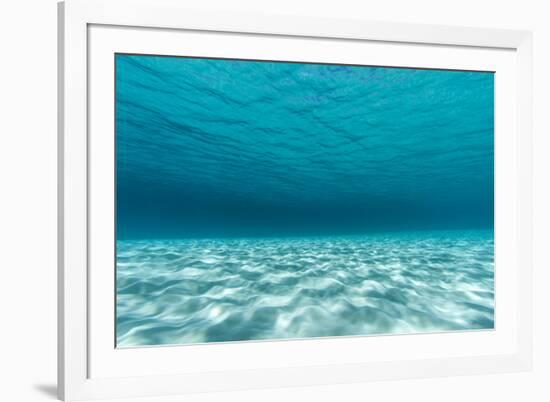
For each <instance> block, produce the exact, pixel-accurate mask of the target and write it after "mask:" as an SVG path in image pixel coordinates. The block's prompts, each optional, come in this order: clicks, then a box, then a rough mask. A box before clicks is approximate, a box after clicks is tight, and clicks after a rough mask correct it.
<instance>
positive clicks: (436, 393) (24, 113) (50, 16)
mask: <svg viewBox="0 0 550 402" xmlns="http://www.w3.org/2000/svg"><path fill="white" fill-rule="evenodd" d="M182 2H183V3H188V4H189V7H195V8H198V7H200V8H208V9H232V10H234V11H245V12H246V11H252V12H262V11H263V12H270V13H280V14H294V15H310V16H320V17H340V18H361V19H370V20H392V21H406V22H421V23H438V24H452V25H466V26H480V27H499V28H517V29H529V30H532V31H534V35H535V36H534V38H535V64H534V66H535V110H534V112H535V116H534V118H535V125H534V127H535V161H534V163H535V293H534V302H535V367H534V371H533V372H530V373H521V374H508V375H498V376H474V377H461V378H444V379H428V380H414V381H399V382H378V383H370V384H354V385H340V386H325V387H312V388H294V389H279V390H267V391H253V392H234V393H229V394H223V395H220V394H203V395H196V396H191V397H176V398H157V399H154V400H155V401H157V400H158V401H160V402H162V401H165V402H168V401H176V400H177V401H204V402H206V401H219V400H225V401H239V402H247V401H254V402H256V401H259V400H261V401H280V400H289V401H307V400H315V401H318V402H322V401H333V400H340V401H366V400H376V401H401V400H408V401H423V402H428V401H438V402H440V401H464V400H468V401H478V400H479V401H480V400H495V401H496V400H498V401H503V400H504V401H507V400H513V401H532V402H537V401H550V390H549V383H550V313H549V312H548V308H549V307H550V290H549V286H550V274H549V271H550V259H549V257H548V255H549V253H548V245H547V243H548V242H549V240H550V234H549V233H548V228H550V219H549V218H550V212H549V210H550V207H549V206H550V189H549V188H550V177H549V176H550V174H549V173H550V161H549V160H550V157H549V156H548V155H547V153H548V152H549V151H550V147H549V145H550V139H549V135H550V124H549V114H550V99H548V96H547V95H548V94H549V93H550V85H549V82H550V78H549V77H550V23H549V15H550V10H548V9H547V8H548V7H547V3H546V2H545V1H537V0H521V1H519V0H512V1H499V0H455V1H444V0H414V1H411V0H377V1H368V0H357V1H354V0H338V1H326V2H323V1H322V0H264V1H258V0H256V1H254V0H231V1H218V2H216V1H211V0H201V1H189V0H187V1H186V0H182ZM56 43H57V42H56V1H55V0H20V1H14V0H12V1H6V0H5V1H3V2H2V3H1V4H0V46H1V47H0V49H1V53H0V110H1V112H0V188H1V190H0V401H6V402H11V401H26V402H33V401H46V400H53V399H55V396H54V395H55V381H56V378H55V377H56V374H55V373H56V157H57V155H56ZM142 400H143V399H142ZM152 400H153V399H150V401H152ZM143 401H146V400H143Z"/></svg>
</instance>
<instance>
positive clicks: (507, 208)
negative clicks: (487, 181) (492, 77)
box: [58, 0, 532, 400]
mask: <svg viewBox="0 0 550 402" xmlns="http://www.w3.org/2000/svg"><path fill="white" fill-rule="evenodd" d="M121 28H122V29H121ZM201 35H210V36H212V35H214V36H215V37H216V38H217V39H220V40H221V39H223V38H224V37H225V36H231V37H235V39H228V41H229V42H227V43H229V44H231V43H233V42H231V41H234V45H235V46H228V47H226V49H225V50H224V51H225V52H228V53H227V54H225V53H224V55H226V56H231V55H233V53H234V52H235V49H243V50H239V51H242V52H248V53H246V56H248V57H252V56H254V55H255V54H256V53H257V52H259V51H260V50H259V49H260V47H261V46H258V45H257V44H256V45H255V44H254V43H260V45H261V44H262V43H267V42H269V43H270V44H271V45H272V46H269V48H271V49H275V50H274V51H277V50H276V49H279V48H280V49H282V48H285V50H284V52H287V51H288V50H286V48H287V47H294V48H296V49H297V50H299V49H300V46H302V48H304V43H303V41H309V42H310V43H311V48H312V49H313V50H311V51H310V53H309V54H304V55H303V56H302V57H304V58H307V57H310V58H313V59H315V60H317V59H316V57H320V56H315V54H314V53H311V52H314V51H315V50H314V49H315V48H316V46H317V45H316V43H317V42H319V45H318V46H317V47H319V49H320V50H319V52H321V50H327V46H329V47H331V48H330V49H331V50H332V51H331V52H330V53H331V54H332V56H331V57H333V58H334V60H333V61H338V60H340V59H342V60H343V59H345V58H347V57H352V55H350V54H351V53H353V52H352V50H351V49H352V48H353V47H357V46H368V47H369V49H371V50H372V54H371V56H370V57H379V59H377V60H375V64H376V63H378V64H380V65H384V64H385V65H390V64H391V65H399V64H400V63H404V64H403V65H408V64H409V63H413V64H414V65H415V66H418V67H440V68H451V67H453V66H454V67H455V68H459V69H468V68H471V69H475V68H476V67H479V66H481V67H483V68H484V69H491V70H493V71H497V75H498V76H500V77H503V78H500V81H497V96H496V105H497V106H496V113H497V117H496V119H497V120H496V130H497V131H498V135H497V134H495V144H496V145H495V159H496V173H495V174H496V176H497V181H496V190H497V191H496V193H495V194H496V195H495V200H496V201H495V203H496V205H497V208H496V222H495V231H496V237H497V241H496V246H495V247H496V248H497V250H498V248H499V246H498V244H499V243H498V242H499V241H500V242H501V243H500V244H502V245H504V246H505V247H504V246H502V247H500V250H502V251H501V252H502V253H503V254H501V258H500V259H499V254H498V252H497V256H496V260H497V264H499V263H498V261H503V263H502V266H504V262H506V269H505V270H504V269H503V270H502V272H503V274H502V275H500V274H497V278H499V279H498V280H497V282H498V283H499V284H497V296H496V297H497V305H498V306H499V307H498V308H497V326H496V329H495V331H492V332H491V333H487V332H483V333H447V334H428V335H412V336H406V337H405V336H404V337H399V336H384V337H353V338H346V339H335V338H332V339H323V340H306V341H284V342H256V343H254V342H252V343H247V344H242V343H241V344H237V345H221V346H220V345H200V346H194V347H188V346H183V347H175V348H145V349H141V350H140V351H138V350H135V349H134V350H132V349H129V350H117V349H115V348H114V343H112V342H111V343H109V342H110V341H109V340H110V339H113V337H112V333H111V332H112V330H113V329H112V322H113V321H112V319H111V317H109V311H110V310H109V309H111V308H112V304H109V303H111V302H112V301H111V302H109V303H107V302H101V301H100V300H99V296H94V295H97V294H98V293H102V292H103V293H106V294H112V286H113V284H112V282H109V278H108V275H107V276H105V275H103V274H101V270H100V269H96V268H95V266H94V264H97V263H96V261H98V260H99V259H100V258H101V255H100V254H101V253H100V252H99V251H98V250H99V248H91V247H90V242H93V243H94V244H98V241H100V240H101V239H102V238H105V239H106V241H105V244H106V246H105V248H104V250H106V254H107V255H108V253H109V249H108V247H109V246H108V244H109V242H112V238H109V236H111V235H112V234H107V232H108V231H109V227H108V226H104V225H103V224H102V223H101V222H100V221H99V220H98V219H97V216H99V215H102V214H103V212H105V211H104V210H101V207H98V205H99V204H101V199H100V198H101V197H100V198H97V197H96V195H97V194H100V195H101V190H99V191H96V187H94V186H95V184H94V177H98V175H101V174H103V175H107V176H104V177H105V178H106V179H107V181H108V180H109V177H108V175H109V174H112V173H110V172H112V169H111V170H109V169H108V167H109V166H107V169H103V171H101V170H98V168H97V167H96V166H97V163H94V160H98V158H99V159H100V160H101V159H105V158H104V156H105V155H107V154H108V152H112V151H108V148H109V145H108V144H109V142H111V144H112V138H111V137H109V136H108V135H107V134H105V137H104V134H101V133H106V132H107V131H109V130H110V129H109V124H111V123H110V122H112V118H111V117H110V116H109V110H110V108H111V106H110V105H109V104H108V103H106V102H104V101H105V99H107V98H106V97H102V96H103V95H102V93H103V92H105V93H110V91H111V86H112V82H111V83H109V82H108V81H109V80H108V78H106V77H107V76H108V75H109V74H110V73H111V72H112V68H111V67H109V68H111V69H109V68H107V67H106V64H105V63H103V62H102V60H104V59H105V57H107V58H108V57H109V55H110V54H112V53H113V52H119V51H129V50H132V51H137V52H141V53H150V52H158V53H159V54H161V53H166V52H168V53H174V52H177V51H178V50H177V48H178V46H179V43H182V42H178V41H181V40H187V39H192V40H193V43H195V45H196V46H199V47H200V46H202V45H201V43H202V42H200V40H199V41H197V38H199V37H200V36H201ZM243 38H244V39H243ZM246 38H252V39H246ZM281 41H286V42H285V46H281V45H280V44H279V42H281ZM289 41H293V43H294V45H293V46H286V45H287V44H289V43H290V42H289ZM245 42H246V43H245ZM197 43H198V45H197ZM138 44H139V45H138ZM161 44H162V45H161ZM204 46H206V41H205V42H204ZM392 46H393V48H392ZM263 47H266V46H263ZM413 47H414V48H413ZM397 48H399V49H400V51H399V52H398V53H399V58H395V59H393V58H392V56H391V55H392V54H393V53H396V52H395V49H397ZM59 49H60V52H59V231H58V232H59V279H58V286H59V291H58V294H59V304H58V305H59V310H58V317H59V318H58V339H59V341H58V390H59V391H58V392H59V397H60V398H61V399H64V400H82V399H96V398H115V397H145V396H160V395H168V394H180V393H192V392H208V391H223V390H227V391H229V390H238V389H253V388H267V387H283V386H284V387H288V386H304V385H316V384H329V383H345V382H360V381H371V380H381V379H403V378H417V377H432V376H448V375H466V374H481V373H499V372H511V371H521V370H529V369H530V368H531V361H532V340H531V338H532V336H531V321H532V319H531V314H532V307H531V280H532V268H531V267H532V263H531V258H532V257H531V244H532V240H531V237H532V236H531V232H532V229H531V226H532V208H531V201H532V200H531V181H532V172H531V108H532V106H531V86H532V73H531V58H532V55H531V53H532V50H531V49H532V38H531V33H529V32H525V31H508V30H495V29H481V28H463V27H446V26H429V25H412V24H400V23H385V22H384V23H382V22H365V21H360V20H352V21H345V20H344V21H340V20H322V19H312V18H306V17H291V16H277V15H271V16H269V15H236V14H235V15H234V14H229V13H225V12H223V13H222V12H219V13H206V12H198V11H192V10H188V9H186V8H185V6H184V4H182V2H181V1H177V0H157V1H152V0H133V1H132V0H68V1H65V2H64V3H60V4H59ZM204 49H205V50H204V51H207V50H206V47H204ZM346 49H347V50H346ZM388 49H389V50H388ZM391 49H393V50H394V51H393V52H392V51H391ZM407 49H412V50H413V51H410V52H409V51H407ZM189 51H190V50H189ZM195 51H197V50H195ZM214 51H217V52H221V51H222V50H215V49H214ZM232 52H233V53H232ZM281 52H283V50H281ZM423 52H424V53H423ZM305 53H307V52H305ZM325 53H326V52H325ZM285 55H286V53H284V54H283V53H281V55H280V56H277V55H275V56H274V57H285ZM348 55H349V56H348ZM377 55H378V56H377ZM415 55H416V56H415ZM241 56H242V55H241ZM263 57H268V55H264V56H263ZM286 57H293V56H286ZM353 57H357V56H353ZM407 57H409V58H410V59H409V60H408V61H407V59H406V58H407ZM414 57H417V59H415V61H412V60H413V58H414ZM418 57H424V59H423V61H418ZM260 58H261V57H260ZM295 58H296V59H299V56H295ZM339 58H340V59H339ZM360 62H363V61H362V60H360ZM419 63H420V64H421V65H419ZM422 64H426V65H422ZM499 72H500V73H499ZM111 75H112V74H111ZM91 77H93V79H91ZM103 81H104V82H103ZM499 87H500V88H503V90H502V91H501V92H500V94H499V93H498V91H499V89H498V88H499ZM504 95H508V96H506V98H507V99H508V100H507V101H506V102H504V101H503V102H499V99H500V98H499V96H504ZM94 105H96V106H94ZM102 105H104V106H103V107H102ZM499 108H500V109H499ZM92 110H93V113H92ZM499 116H500V117H499ZM499 118H502V119H503V120H498V119H499ZM499 122H500V123H499ZM92 123H93V124H92ZM507 123H509V124H507ZM98 130H99V131H98ZM98 133H99V134H98ZM103 152H105V153H106V154H105V155H104V154H103ZM107 165H108V164H107ZM498 177H501V180H500V182H499V180H498ZM110 180H113V178H111V179H110ZM499 183H500V184H499ZM91 188H92V191H90V189H91ZM499 189H500V190H499ZM499 199H500V200H502V202H500V204H499ZM504 200H508V201H506V202H505V201H504ZM98 208H100V209H98ZM107 209H108V207H107ZM90 211H99V212H100V213H99V214H98V213H95V212H94V213H93V214H90ZM102 211H103V212H102ZM109 213H110V212H109V211H107V212H106V213H105V216H106V217H107V218H108V217H109V216H112V215H109ZM499 216H506V217H508V218H506V223H505V222H504V219H505V218H503V219H500V220H499ZM107 220H108V219H107ZM499 222H501V223H502V224H500V229H499ZM507 225H508V226H507ZM504 229H506V230H504ZM499 230H500V232H502V235H501V236H500V240H498V238H499V235H498V233H499ZM94 239H99V240H94ZM109 239H110V240H109ZM504 253H508V254H504ZM103 266H107V265H105V264H104V265H103ZM108 269H114V268H113V267H112V266H110V267H108ZM103 272H107V271H103ZM111 278H112V276H111ZM92 285H93V286H92ZM499 286H500V290H499V289H498V287H499ZM105 300H106V299H105ZM504 307H505V308H504ZM499 311H500V313H499ZM498 314H502V317H501V318H500V319H499V316H498ZM499 322H500V323H501V324H500V325H499ZM109 325H111V326H109ZM369 348H370V349H369ZM430 348H432V349H433V351H431V350H430ZM449 349H452V351H449ZM354 350H355V351H360V350H363V351H369V350H372V351H374V350H378V351H379V352H380V353H382V354H383V353H385V352H387V353H386V355H387V358H385V359H384V358H383V357H380V356H378V357H376V358H370V359H366V358H365V357H364V354H361V353H358V352H357V353H351V352H352V351H354ZM390 350H392V351H393V354H392V355H390V353H389V351H390ZM405 350H412V351H413V352H414V353H412V352H408V353H409V354H406V353H405ZM348 352H349V353H348ZM184 353H185V355H184ZM370 355H374V353H370ZM175 356H179V357H180V359H178V358H175ZM182 356H185V360H186V361H189V362H191V363H190V365H192V366H193V367H191V366H189V365H188V367H184V365H183V364H181V363H178V361H180V362H181V357H182ZM215 356H218V361H217V362H215V361H214V359H215ZM258 356H259V358H256V357H258ZM281 356H288V358H286V357H285V358H282V357H281ZM193 362H195V363H193ZM199 362H202V363H200V364H199ZM161 365H162V367H163V369H162V370H161V369H160V368H159V367H160V366H161Z"/></svg>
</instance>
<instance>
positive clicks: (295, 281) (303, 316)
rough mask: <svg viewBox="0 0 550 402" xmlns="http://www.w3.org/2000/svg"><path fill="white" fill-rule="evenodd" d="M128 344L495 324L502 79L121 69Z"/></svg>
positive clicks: (367, 70) (213, 63)
mask: <svg viewBox="0 0 550 402" xmlns="http://www.w3.org/2000/svg"><path fill="white" fill-rule="evenodd" d="M115 70H116V80H115V81H116V90H115V109H116V152H115V157H116V345H117V347H136V346H154V345H182V344H196V343H207V342H231V341H259V340H282V339H300V338H315V337H334V336H366V335H384V334H418V333H426V332H443V331H458V330H462V331H463V330H484V329H485V330H486V329H493V328H494V231H493V225H494V189H493V188H494V169H493V162H494V74H493V73H492V72H481V71H453V70H430V69H414V68H395V67H374V66H358V65H336V64H320V63H298V62H282V61H258V60H236V59H214V58H196V57H175V56H152V55H131V54H116V55H115Z"/></svg>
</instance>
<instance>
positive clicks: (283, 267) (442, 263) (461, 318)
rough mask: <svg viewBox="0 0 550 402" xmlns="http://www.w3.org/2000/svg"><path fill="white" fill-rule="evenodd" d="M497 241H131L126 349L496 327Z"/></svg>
mask: <svg viewBox="0 0 550 402" xmlns="http://www.w3.org/2000/svg"><path fill="white" fill-rule="evenodd" d="M493 246H494V244H493V232H492V231H490V230H478V231H452V232H436V231H434V232H425V231H424V232H411V233H408V232H401V233H386V234H375V235H368V236H342V237H294V238H293V237H286V238H256V239H255V238H240V239H239V238H234V239H211V240H204V239H203V240H190V239H186V240H151V241H148V240H135V241H134V240H124V241H118V243H117V344H118V346H119V347H130V346H143V345H166V344H187V343H203V342H226V341H250V340H266V339H289V338H309V337H326V336H343V335H344V336H352V335H374V334H396V333H400V334H412V333H422V332H440V331H453V330H476V329H491V328H493V327H494V264H493V254H494V253H493Z"/></svg>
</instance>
